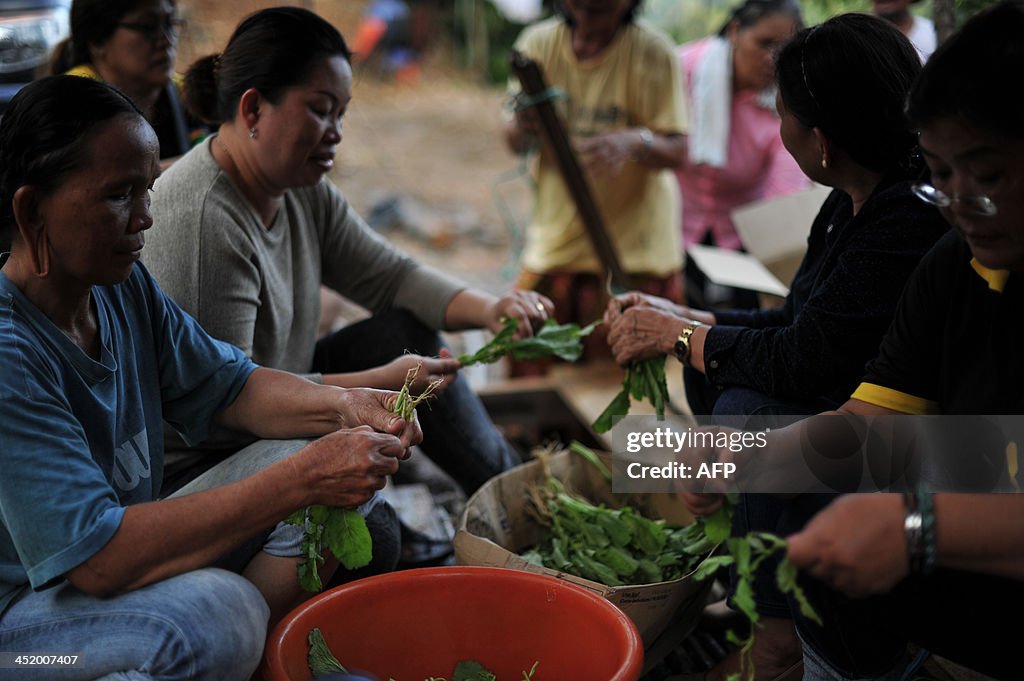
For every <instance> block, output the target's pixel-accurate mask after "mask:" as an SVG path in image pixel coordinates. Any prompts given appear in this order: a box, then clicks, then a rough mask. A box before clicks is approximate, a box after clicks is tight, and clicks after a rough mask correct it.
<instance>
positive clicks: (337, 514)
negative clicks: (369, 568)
mask: <svg viewBox="0 0 1024 681" xmlns="http://www.w3.org/2000/svg"><path fill="white" fill-rule="evenodd" d="M285 522H287V523H290V524H292V525H302V526H304V527H305V531H304V533H303V535H302V557H303V558H305V560H304V561H302V562H301V563H299V567H298V579H299V586H301V587H302V588H303V589H305V590H306V591H311V592H313V593H316V592H318V591H321V590H322V589H323V588H324V587H323V583H322V582H321V580H320V570H319V568H320V566H321V565H323V562H324V558H323V551H324V546H327V548H329V549H330V550H331V553H333V554H334V557H335V558H337V559H338V561H339V562H340V563H341V564H342V565H343V566H345V568H346V569H348V570H356V569H358V568H361V567H363V566H365V565H368V564H369V563H370V560H371V559H372V558H373V539H372V538H371V537H370V530H369V528H368V527H367V526H366V519H365V518H363V516H362V515H360V514H359V512H358V511H354V510H351V509H347V508H333V507H330V506H322V505H319V504H316V505H313V506H307V507H306V508H303V509H300V510H298V511H296V512H295V513H293V514H291V515H290V516H288V517H287V518H286V519H285Z"/></svg>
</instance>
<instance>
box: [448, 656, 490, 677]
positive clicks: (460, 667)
mask: <svg viewBox="0 0 1024 681" xmlns="http://www.w3.org/2000/svg"><path fill="white" fill-rule="evenodd" d="M497 678H498V677H496V676H495V675H494V674H492V673H491V672H489V671H487V668H486V667H484V666H483V665H482V664H480V663H479V662H477V661H476V660H463V661H462V662H459V663H458V664H457V665H455V671H454V672H452V681H495V679H497Z"/></svg>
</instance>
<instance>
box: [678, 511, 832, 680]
mask: <svg viewBox="0 0 1024 681" xmlns="http://www.w3.org/2000/svg"><path fill="white" fill-rule="evenodd" d="M731 516H732V504H731V503H729V502H727V503H725V504H723V506H722V507H721V508H720V509H718V510H717V511H715V513H713V514H711V515H709V516H706V517H705V518H704V522H703V527H704V530H705V532H706V533H707V537H708V539H709V540H710V541H715V540H718V541H721V540H724V542H725V546H726V547H727V548H728V551H729V554H728V555H722V556H715V557H713V558H709V559H708V560H706V561H704V563H703V564H702V565H701V566H700V567H699V568H698V569H697V571H696V572H694V575H693V576H694V579H706V578H708V577H710V576H713V575H714V574H715V572H716V571H717V569H718V568H720V567H723V566H726V565H735V567H736V576H737V583H736V591H735V593H734V594H733V597H732V603H733V605H735V606H736V608H737V609H738V610H739V611H740V612H741V613H743V615H744V616H746V618H747V620H748V621H749V622H750V634H749V635H748V636H747V638H746V639H740V638H739V637H738V636H737V635H736V634H735V633H733V632H731V631H730V632H729V640H730V641H731V642H732V643H734V644H736V645H738V646H739V647H740V671H739V673H736V674H732V675H730V676H729V680H728V681H740V679H743V680H744V681H753V679H754V660H753V649H754V638H755V634H756V630H757V627H758V622H759V620H760V615H759V614H758V612H757V605H756V602H755V600H754V574H755V573H756V572H757V569H758V568H759V567H760V565H761V564H762V563H763V562H764V561H766V560H768V558H770V557H771V556H772V555H774V554H775V553H776V552H778V551H782V552H783V556H782V561H781V562H780V563H779V567H778V569H777V570H776V573H775V582H776V584H778V586H779V589H780V590H781V591H782V592H783V593H785V594H790V595H792V596H793V598H794V600H796V601H797V603H799V604H800V612H801V613H802V614H803V615H804V616H805V617H807V618H808V619H810V620H813V621H815V622H817V623H818V624H819V625H820V624H821V623H822V622H821V618H820V617H818V614H817V613H816V612H815V611H814V608H812V607H811V604H810V603H809V602H808V600H807V597H806V595H805V594H804V592H803V590H802V589H801V588H800V585H799V584H798V583H797V579H796V575H797V570H796V566H794V565H793V564H792V563H791V562H790V561H789V558H787V557H786V555H785V551H786V540H785V539H782V538H781V537H778V536H776V535H774V534H771V533H769V532H750V533H749V534H747V535H746V536H744V537H730V536H729V531H730V527H731V524H732V521H731ZM716 543H717V541H716Z"/></svg>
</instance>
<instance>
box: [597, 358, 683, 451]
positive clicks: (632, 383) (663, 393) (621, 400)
mask: <svg viewBox="0 0 1024 681" xmlns="http://www.w3.org/2000/svg"><path fill="white" fill-rule="evenodd" d="M630 398H632V399H633V400H637V401H640V400H643V399H644V398H646V399H647V400H648V401H649V402H650V403H651V404H652V405H653V406H654V413H655V414H657V416H658V418H659V419H663V418H665V405H666V404H668V384H667V383H666V382H665V357H652V358H651V359H645V360H643V361H641V362H634V363H632V364H630V365H629V366H628V367H626V376H625V378H623V379H622V390H620V391H619V393H618V394H617V395H615V397H614V398H612V401H611V402H610V403H609V404H608V406H607V407H605V409H604V411H603V412H601V415H600V416H598V417H597V420H595V421H594V426H593V427H594V430H595V431H597V432H598V433H607V432H608V431H609V430H611V429H612V418H613V417H615V416H625V415H626V414H628V413H629V407H630V404H631V400H630Z"/></svg>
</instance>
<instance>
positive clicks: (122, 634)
mask: <svg viewBox="0 0 1024 681" xmlns="http://www.w3.org/2000/svg"><path fill="white" fill-rule="evenodd" d="M307 442H308V441H306V440H262V441H259V442H256V443H254V444H252V445H250V446H249V447H246V448H245V449H243V450H241V451H239V452H237V453H236V454H234V455H232V456H230V457H228V458H227V459H225V460H224V461H222V462H221V463H219V464H218V465H216V466H214V467H213V468H211V469H210V470H208V471H206V472H205V473H203V474H202V475H200V476H199V477H197V478H196V479H195V480H193V481H192V482H190V483H189V484H187V485H185V486H184V487H182V488H181V489H180V490H178V491H177V492H175V493H174V495H172V496H181V495H185V494H190V493H193V492H199V491H202V490H206V489H212V488H214V487H218V486H220V485H224V484H228V483H231V482H234V481H236V480H241V479H243V478H245V477H248V476H250V475H252V474H253V473H255V472H257V471H260V470H262V469H263V468H266V467H267V466H269V465H271V464H273V463H275V462H276V461H279V460H281V459H283V458H286V457H287V456H289V455H291V454H293V453H294V452H295V451H297V450H298V449H300V448H301V447H303V446H304V445H305V444H306V443H307ZM359 511H360V512H361V513H362V514H363V515H364V516H366V520H367V525H368V526H369V527H370V534H371V536H372V537H373V542H374V543H373V556H374V557H373V562H372V563H371V564H370V565H369V566H367V567H365V568H362V569H361V570H359V571H355V572H346V571H339V572H340V574H336V575H335V578H334V580H332V582H331V584H338V583H341V582H344V581H347V580H350V579H355V578H358V577H362V576H368V575H369V574H375V573H377V572H386V571H390V570H393V569H394V567H395V565H396V564H397V562H398V536H399V529H398V519H397V516H396V515H395V512H394V510H393V509H392V508H391V507H390V506H388V505H387V504H386V503H384V502H383V501H382V500H381V499H380V498H379V497H376V496H375V497H374V498H373V499H371V500H370V501H368V502H367V503H366V504H363V505H362V506H360V507H359ZM301 539H302V530H301V528H299V527H297V526H293V525H285V524H283V523H279V524H278V525H277V526H276V527H274V528H269V529H268V530H267V531H266V532H264V533H262V534H260V535H258V536H256V537H255V538H254V539H252V540H250V541H248V542H246V543H245V544H243V545H242V546H240V547H238V548H237V549H235V550H234V551H232V552H230V553H229V554H227V555H225V556H223V557H221V559H220V560H218V561H217V562H216V566H215V567H209V568H204V569H201V570H194V571H192V572H187V573H184V574H181V575H177V576H175V577H172V578H170V579H165V580H163V581H160V582H157V583H154V584H150V585H148V586H145V587H142V588H141V589H136V590H134V591H131V592H128V593H126V594H122V595H119V596H114V597H111V598H97V597H95V596H90V595H88V594H85V593H83V592H81V591H79V590H78V589H76V588H75V587H74V586H72V585H71V584H70V583H69V582H63V583H61V584H58V585H57V586H54V587H52V588H48V589H43V590H41V591H32V590H30V589H28V588H26V589H25V590H23V591H22V592H21V593H20V594H19V595H18V597H17V598H16V599H15V601H14V602H13V603H12V604H11V605H10V606H9V607H8V608H7V610H5V611H4V613H3V615H2V616H0V651H3V652H20V653H46V654H56V653H68V654H73V655H79V656H80V666H79V667H75V668H64V669H53V668H50V669H42V668H39V669H19V670H7V669H5V670H0V678H3V679H5V680H6V679H11V680H12V681H22V680H24V681H37V680H38V681H79V680H82V681H86V680H91V679H100V680H101V681H148V680H150V679H160V681H234V680H235V679H237V680H238V681H247V679H249V677H250V676H251V675H252V673H253V671H255V669H256V665H257V664H258V663H259V660H260V656H261V655H262V654H263V645H264V642H265V640H266V635H267V621H268V618H269V616H270V612H269V609H268V608H267V604H266V602H265V601H264V600H263V596H262V595H261V594H260V592H259V591H258V590H257V589H256V587H255V586H253V585H252V584H251V583H250V582H249V581H248V580H246V579H245V578H244V577H241V576H240V575H238V574H236V573H238V572H241V570H242V569H244V568H245V566H246V565H247V564H248V563H249V561H250V560H251V559H252V557H253V556H254V555H256V553H257V552H258V551H260V550H262V551H265V552H266V553H269V554H271V555H275V556H298V555H300V554H301V551H300V543H301Z"/></svg>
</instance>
